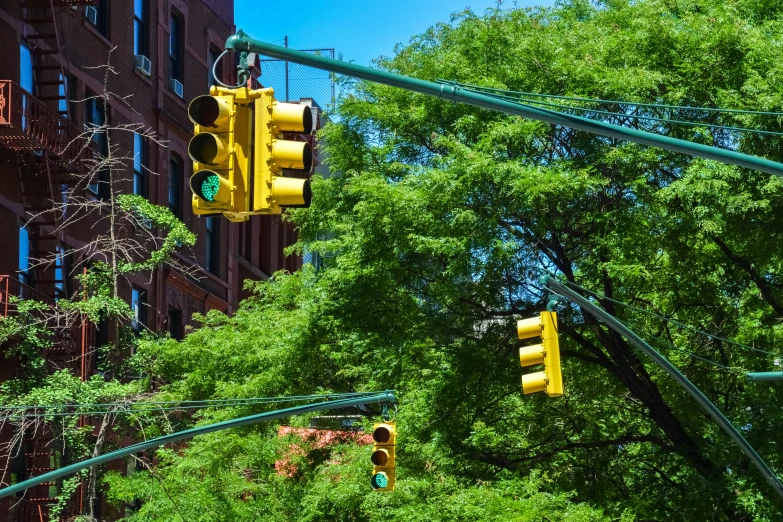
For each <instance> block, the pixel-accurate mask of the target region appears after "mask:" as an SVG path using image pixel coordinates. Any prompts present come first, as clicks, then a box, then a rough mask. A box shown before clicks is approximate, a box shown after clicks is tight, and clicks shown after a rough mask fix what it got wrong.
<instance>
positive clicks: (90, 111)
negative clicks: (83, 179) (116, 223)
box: [84, 91, 109, 199]
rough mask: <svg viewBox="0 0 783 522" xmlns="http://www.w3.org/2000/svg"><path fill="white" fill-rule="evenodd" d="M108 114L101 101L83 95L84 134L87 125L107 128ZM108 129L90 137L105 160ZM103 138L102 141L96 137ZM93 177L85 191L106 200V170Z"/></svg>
mask: <svg viewBox="0 0 783 522" xmlns="http://www.w3.org/2000/svg"><path fill="white" fill-rule="evenodd" d="M96 115H97V116H98V118H97V119H98V120H100V121H98V122H96V121H93V119H94V116H96ZM107 120H108V114H107V111H106V108H105V106H104V105H103V102H102V100H100V101H99V97H98V96H97V95H96V94H94V93H92V92H90V91H88V92H86V93H85V102H84V130H85V132H86V131H88V128H87V124H88V123H90V124H92V125H96V126H107V125H108V121H107ZM107 134H108V129H107V130H106V131H105V132H98V133H95V134H93V135H92V137H91V140H92V141H93V143H95V144H96V145H97V146H98V152H99V153H100V154H101V155H102V156H103V157H104V158H105V157H107V156H108V154H109V139H108V135H107ZM99 136H103V139H101V138H98V139H96V137H99ZM95 177H97V180H95V179H93V180H90V181H91V182H90V183H88V185H87V190H89V191H90V192H91V193H92V194H93V195H94V196H95V197H97V198H98V199H106V198H107V197H108V196H109V187H108V183H109V176H108V172H107V171H106V169H104V170H101V171H99V172H97V173H95Z"/></svg>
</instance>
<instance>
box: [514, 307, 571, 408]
mask: <svg viewBox="0 0 783 522" xmlns="http://www.w3.org/2000/svg"><path fill="white" fill-rule="evenodd" d="M517 334H518V336H519V338H520V339H531V338H534V337H540V338H541V344H536V345H533V346H527V347H524V348H520V349H519V362H520V364H521V365H522V367H525V366H533V365H536V364H543V365H544V371H541V372H536V373H530V374H527V375H523V376H522V391H523V392H524V393H536V392H542V391H543V392H546V394H547V395H549V396H550V397H559V396H561V395H563V372H562V370H561V368H560V343H559V341H558V337H557V313H555V312H541V316H540V317H533V318H531V319H522V320H521V321H519V322H517Z"/></svg>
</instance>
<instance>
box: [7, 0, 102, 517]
mask: <svg viewBox="0 0 783 522" xmlns="http://www.w3.org/2000/svg"><path fill="white" fill-rule="evenodd" d="M91 3H93V2H91V1H90V2H85V1H78V0H77V1H73V2H65V1H63V0H22V16H23V20H24V23H25V26H24V27H25V33H27V41H28V42H29V44H30V47H31V49H30V51H31V53H30V54H31V56H32V60H33V92H32V94H33V96H35V97H36V98H37V99H38V100H40V101H41V102H42V103H43V104H45V105H46V106H47V107H48V108H49V109H51V110H52V111H54V112H56V113H57V114H59V115H60V116H61V117H62V118H64V119H67V120H68V121H69V122H72V121H73V119H72V117H73V116H72V114H70V103H69V93H68V91H69V85H68V76H67V75H66V69H65V66H66V64H67V60H66V59H65V58H66V57H65V46H64V45H63V42H62V35H61V31H60V28H59V27H58V18H59V15H60V14H61V11H62V10H63V9H67V8H69V7H72V6H74V5H80V4H81V5H84V4H91ZM51 132H58V133H59V132H62V131H61V130H60V127H59V126H58V127H55V130H54V131H51ZM59 152H60V151H58V150H55V151H52V150H47V149H38V150H30V151H23V152H20V153H18V156H17V157H18V159H19V161H18V162H17V165H18V171H17V172H18V177H19V187H20V193H21V196H22V203H23V206H24V209H25V213H26V215H27V224H26V227H27V229H28V235H29V238H30V247H31V248H30V256H31V257H32V259H31V268H30V271H31V274H30V275H31V279H32V282H33V284H34V286H35V287H36V290H37V291H38V292H40V293H42V294H44V295H45V296H47V297H50V298H53V299H60V298H65V297H67V286H66V281H65V278H66V274H67V273H68V270H69V267H68V266H67V265H66V262H65V261H66V258H65V255H64V253H65V250H66V249H65V242H64V239H65V235H64V231H63V230H62V219H63V216H64V214H63V210H64V208H63V204H64V203H65V200H64V199H65V198H64V197H63V190H64V188H65V187H66V185H68V184H69V183H70V184H73V183H75V182H78V181H77V179H76V178H75V177H74V176H69V175H68V172H67V171H68V170H71V171H72V170H73V167H70V169H69V168H68V167H67V166H65V167H64V166H63V165H64V163H66V164H67V158H61V157H58V153H59ZM63 160H66V161H63ZM74 341H76V344H78V340H76V339H71V335H70V334H68V333H63V334H59V333H58V335H57V336H56V339H55V343H54V346H55V348H54V349H52V350H48V351H51V352H53V353H49V354H48V355H47V367H50V369H57V368H63V367H66V368H72V369H73V370H74V371H76V370H77V368H78V364H79V363H80V361H79V359H78V357H77V354H78V351H77V350H76V348H77V347H76V346H74ZM82 341H83V340H82ZM25 448H26V451H25V462H26V472H27V476H28V477H34V476H38V475H41V474H43V473H46V472H47V471H50V470H52V469H55V468H57V467H59V466H60V465H61V462H60V456H59V455H58V453H57V451H56V444H55V440H54V437H53V434H52V433H50V430H49V429H47V428H44V429H43V430H41V429H36V430H32V431H31V432H29V433H27V434H26V435H25ZM57 492H58V484H57V483H56V482H48V483H47V482H45V483H42V484H40V485H38V486H35V487H34V488H31V490H30V491H28V495H29V496H28V499H29V500H30V501H32V502H34V503H35V504H37V506H38V509H39V513H41V515H42V516H44V515H48V512H49V506H50V505H51V504H52V503H53V502H55V501H56V499H55V498H54V497H55V496H56V495H57Z"/></svg>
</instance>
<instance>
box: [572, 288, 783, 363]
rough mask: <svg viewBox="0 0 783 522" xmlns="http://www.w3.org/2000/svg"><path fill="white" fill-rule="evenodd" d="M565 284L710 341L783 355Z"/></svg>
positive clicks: (775, 355)
mask: <svg viewBox="0 0 783 522" xmlns="http://www.w3.org/2000/svg"><path fill="white" fill-rule="evenodd" d="M564 283H565V284H567V285H568V286H571V287H573V288H576V289H578V290H582V291H583V292H586V293H588V294H590V295H592V296H593V297H595V298H596V299H603V300H607V301H609V302H612V303H614V304H618V305H620V306H624V307H627V308H630V309H632V310H636V311H638V312H642V313H646V314H648V315H652V316H654V317H657V318H658V319H661V320H662V321H664V322H667V323H672V324H674V325H676V326H678V327H680V328H682V329H685V330H690V331H692V332H694V333H697V334H699V335H703V336H706V337H707V338H708V339H715V340H718V341H721V342H723V343H726V344H730V345H732V346H736V347H738V348H742V349H744V350H750V351H753V352H758V353H762V354H765V355H769V356H772V357H780V356H781V355H782V354H779V353H774V352H770V351H767V350H762V349H761V348H755V347H753V346H748V345H747V344H742V343H738V342H736V341H732V340H730V339H725V338H723V337H720V336H717V335H714V334H711V333H709V332H705V331H703V330H699V329H697V328H694V327H692V326H689V325H687V324H685V323H681V322H679V321H677V320H675V319H670V318H668V317H666V316H663V315H661V314H659V313H656V312H651V311H650V310H647V309H645V308H640V307H638V306H634V305H631V304H628V303H624V302H622V301H618V300H616V299H612V298H611V297H606V296H602V295H600V294H598V293H597V292H593V291H592V290H588V289H587V288H584V287H582V286H579V285H578V284H576V283H572V282H571V281H564Z"/></svg>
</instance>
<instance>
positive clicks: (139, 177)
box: [133, 132, 149, 197]
mask: <svg viewBox="0 0 783 522" xmlns="http://www.w3.org/2000/svg"><path fill="white" fill-rule="evenodd" d="M137 147H138V148H137ZM148 160H149V144H148V142H147V138H145V137H144V136H143V135H141V134H139V133H138V132H134V133H133V193H134V194H136V195H138V196H143V197H147V161H148Z"/></svg>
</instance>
